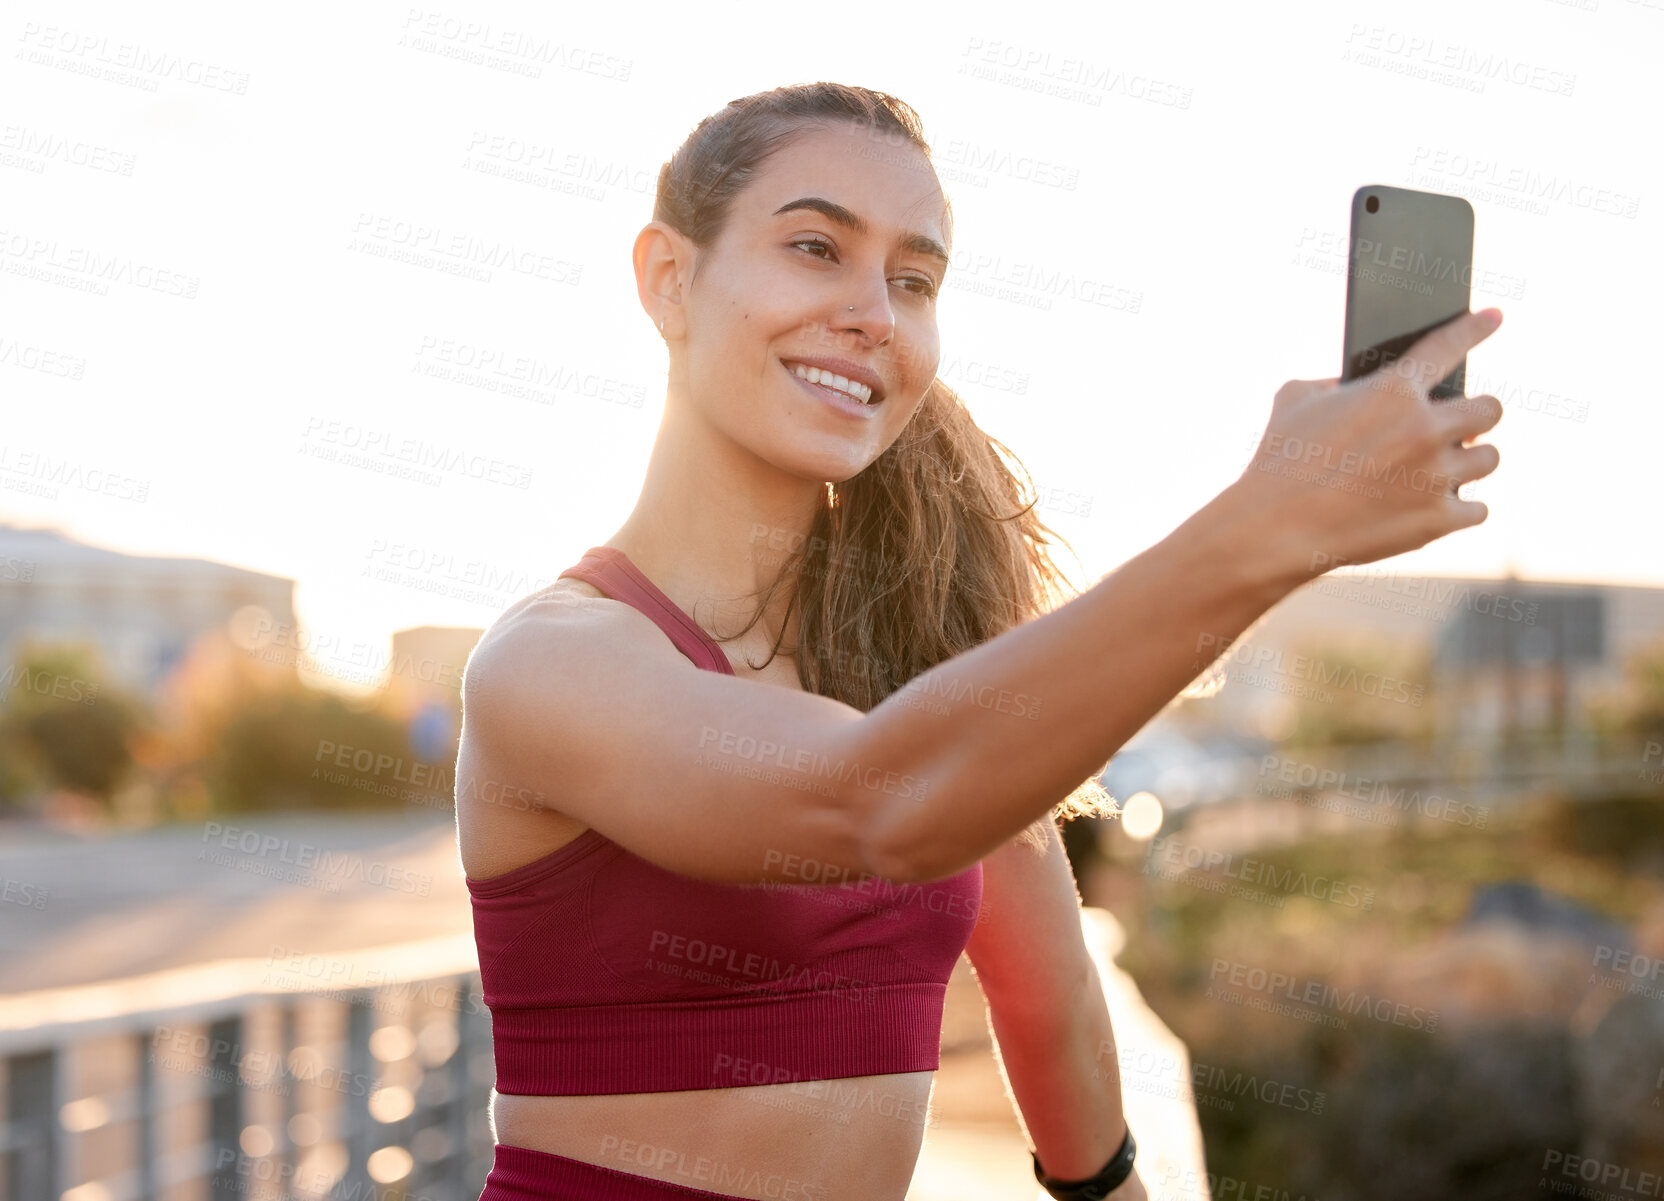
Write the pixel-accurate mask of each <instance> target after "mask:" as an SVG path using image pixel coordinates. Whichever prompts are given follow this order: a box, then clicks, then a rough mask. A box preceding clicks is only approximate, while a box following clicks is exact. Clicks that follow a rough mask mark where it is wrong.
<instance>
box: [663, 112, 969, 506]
mask: <svg viewBox="0 0 1664 1201" xmlns="http://www.w3.org/2000/svg"><path fill="white" fill-rule="evenodd" d="M806 200H807V201H809V202H811V205H810V206H804V205H803V204H801V203H800V202H803V201H806ZM813 205H824V206H826V207H822V208H816V207H813ZM831 206H836V207H831ZM945 210H946V205H945V201H944V199H943V196H942V191H941V187H940V186H939V185H938V183H937V181H936V175H935V172H934V171H933V170H932V169H931V167H930V164H929V161H928V160H927V159H926V158H925V156H924V154H923V152H921V151H919V150H918V149H916V148H915V147H913V146H912V145H910V144H906V143H902V144H899V145H898V144H896V142H895V141H891V140H886V139H885V138H884V137H883V136H882V135H877V134H872V133H869V132H868V131H867V130H866V129H865V128H863V127H861V126H857V125H854V124H850V123H838V124H835V125H815V126H811V127H810V128H809V129H808V130H807V131H806V132H804V133H803V134H802V135H801V136H800V137H799V138H797V139H796V140H794V141H793V142H792V143H791V144H790V145H789V146H787V147H786V148H785V149H783V150H780V151H777V152H776V153H774V154H773V155H771V156H770V157H769V158H768V159H767V160H766V161H765V162H764V164H763V166H762V168H761V169H760V170H759V171H758V173H757V174H756V175H755V176H754V177H753V179H752V180H751V182H750V183H749V184H748V185H747V186H746V187H745V188H744V189H743V190H742V191H741V192H740V193H739V194H738V196H737V197H736V198H735V200H734V204H733V207H732V209H731V210H730V213H729V219H728V222H727V224H726V226H725V228H724V229H723V232H722V234H721V235H720V236H719V237H718V239H717V240H716V242H715V243H713V244H712V245H711V246H710V247H707V248H706V250H705V251H704V252H699V251H697V250H692V249H691V248H690V247H688V246H687V244H686V243H685V241H680V240H679V241H678V242H677V245H678V246H680V247H682V248H683V249H684V250H691V253H692V255H693V256H694V257H693V262H696V263H697V267H698V270H697V275H696V276H694V277H693V278H692V283H691V286H689V285H688V284H687V281H685V280H684V281H682V285H681V288H680V305H679V306H675V305H672V306H668V310H666V309H661V311H668V312H669V316H668V317H667V318H666V324H665V333H666V336H667V338H668V340H669V344H670V352H671V363H670V371H671V387H672V389H673V390H674V389H677V388H678V387H679V388H680V390H681V391H682V392H683V394H684V395H685V397H686V399H687V400H688V401H689V402H690V403H691V404H692V405H693V406H695V408H696V409H697V410H698V412H699V413H700V415H701V416H702V417H703V418H704V419H705V420H706V421H707V422H708V423H709V424H710V425H711V426H713V427H715V428H716V429H717V430H719V431H720V432H721V433H722V434H723V435H724V436H726V437H727V438H729V439H731V440H732V441H733V442H735V443H737V444H739V445H741V446H743V447H745V448H747V449H748V450H750V451H751V452H752V453H754V454H755V455H757V456H758V457H759V458H760V459H762V460H764V461H765V462H767V463H770V464H772V465H774V466H775V467H777V468H779V469H780V470H782V471H785V472H788V473H790V474H792V475H795V476H798V477H800V478H802V479H804V480H808V481H813V482H815V483H817V484H819V483H822V482H825V481H827V480H830V481H833V482H834V483H841V482H843V481H844V480H847V479H849V478H850V477H851V476H853V475H855V474H857V473H858V472H860V471H861V470H862V469H863V468H865V467H866V466H867V465H868V464H870V463H871V462H872V461H873V460H874V459H876V458H878V456H879V455H880V454H882V453H883V452H884V450H885V449H886V448H888V447H889V446H890V444H891V443H892V442H894V441H895V440H896V438H897V437H898V436H899V435H900V434H901V431H902V429H903V428H904V427H905V426H906V424H907V422H908V420H909V418H911V417H912V416H913V413H914V412H915V411H916V410H917V408H918V406H919V403H920V401H921V400H922V399H923V397H924V394H925V392H926V390H927V389H928V388H929V387H930V384H931V382H932V381H933V380H934V379H935V377H936V368H937V365H938V363H939V361H940V359H941V342H940V339H939V337H938V334H937V328H936V304H937V299H936V294H937V293H938V292H939V291H940V289H941V286H942V281H943V276H944V273H945V272H946V270H947V266H948V264H947V261H946V259H945V257H944V256H945V254H946V253H947V251H948V250H950V249H951V247H950V244H949V241H948V238H949V232H948V230H946V229H945V228H944V224H943V218H944V216H945ZM840 217H841V218H843V219H840ZM852 306H853V307H852ZM815 359H843V360H848V361H849V362H851V363H854V364H856V366H857V372H851V371H850V370H847V369H844V370H837V369H834V370H835V373H836V374H838V375H842V376H845V377H847V378H857V377H858V374H859V372H860V371H862V370H864V371H865V372H867V373H870V375H869V382H871V381H876V384H877V388H876V392H875V394H874V395H873V397H872V399H873V401H874V403H872V404H868V405H861V404H858V403H856V402H854V401H852V400H850V399H848V398H847V397H843V396H842V395H833V394H829V393H828V392H827V391H826V390H824V389H823V388H821V387H818V386H816V385H814V384H811V383H809V382H807V381H806V380H803V379H800V378H799V377H798V375H797V365H798V364H799V363H803V362H805V361H806V360H807V361H811V362H812V361H813V360H815Z"/></svg>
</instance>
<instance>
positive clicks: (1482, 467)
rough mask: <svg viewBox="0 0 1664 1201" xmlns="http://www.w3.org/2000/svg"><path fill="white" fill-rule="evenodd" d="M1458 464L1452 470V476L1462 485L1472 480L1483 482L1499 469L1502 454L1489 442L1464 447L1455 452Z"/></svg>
mask: <svg viewBox="0 0 1664 1201" xmlns="http://www.w3.org/2000/svg"><path fill="white" fill-rule="evenodd" d="M1453 453H1454V454H1455V455H1456V463H1455V465H1454V466H1453V467H1452V468H1451V470H1450V475H1451V476H1452V477H1453V478H1455V479H1458V480H1461V481H1462V483H1464V484H1465V483H1467V482H1469V481H1470V480H1482V479H1484V478H1485V477H1486V476H1488V475H1490V474H1491V472H1493V471H1495V470H1496V469H1497V465H1498V464H1499V463H1501V462H1502V452H1501V451H1500V450H1498V449H1497V448H1496V447H1494V446H1492V445H1491V444H1490V443H1489V442H1481V443H1479V444H1478V445H1477V446H1464V447H1462V448H1461V449H1460V450H1458V451H1455V452H1453Z"/></svg>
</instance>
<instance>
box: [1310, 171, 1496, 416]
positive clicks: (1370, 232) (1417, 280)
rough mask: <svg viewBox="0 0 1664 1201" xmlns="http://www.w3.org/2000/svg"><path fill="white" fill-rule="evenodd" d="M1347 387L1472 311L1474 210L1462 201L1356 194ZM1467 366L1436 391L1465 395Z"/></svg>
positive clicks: (1385, 190) (1397, 192)
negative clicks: (1348, 383)
mask: <svg viewBox="0 0 1664 1201" xmlns="http://www.w3.org/2000/svg"><path fill="white" fill-rule="evenodd" d="M1347 258H1348V261H1347V272H1346V336H1345V354H1344V358H1343V361H1342V365H1341V375H1340V378H1341V379H1342V380H1350V379H1357V378H1358V377H1359V376H1362V375H1368V374H1369V373H1370V372H1371V371H1374V370H1376V369H1377V368H1379V367H1383V366H1385V365H1386V364H1388V363H1391V362H1392V361H1393V360H1394V359H1396V358H1398V357H1399V356H1400V355H1402V354H1403V353H1404V352H1405V351H1406V350H1408V349H1409V348H1410V347H1411V346H1412V345H1413V344H1414V343H1415V341H1416V339H1418V338H1420V337H1421V336H1422V335H1423V334H1425V333H1426V332H1427V331H1428V330H1431V329H1434V328H1436V327H1438V326H1440V325H1443V324H1444V323H1445V322H1447V321H1450V320H1452V319H1453V318H1456V317H1459V316H1461V315H1462V314H1463V313H1465V312H1467V311H1468V304H1469V300H1470V297H1471V294H1472V288H1471V285H1472V282H1473V206H1472V205H1470V204H1469V203H1468V202H1467V201H1466V200H1464V199H1462V198H1461V197H1460V196H1446V195H1444V194H1443V193H1440V192H1418V191H1415V190H1413V189H1410V188H1394V187H1389V186H1387V185H1385V184H1370V185H1367V186H1365V187H1362V188H1359V189H1358V190H1357V191H1356V192H1354V193H1353V194H1352V227H1351V235H1350V237H1349V238H1348V242H1347ZM1466 380H1467V360H1466V359H1465V358H1464V359H1463V360H1462V362H1460V363H1458V364H1457V365H1456V369H1455V370H1454V371H1452V372H1451V373H1450V374H1449V375H1447V376H1446V377H1445V378H1444V379H1442V380H1440V381H1439V382H1438V383H1437V384H1436V385H1434V387H1433V388H1432V390H1431V392H1430V395H1431V396H1432V397H1433V398H1434V399H1444V398H1446V397H1451V396H1460V395H1462V391H1463V388H1464V387H1465V386H1466Z"/></svg>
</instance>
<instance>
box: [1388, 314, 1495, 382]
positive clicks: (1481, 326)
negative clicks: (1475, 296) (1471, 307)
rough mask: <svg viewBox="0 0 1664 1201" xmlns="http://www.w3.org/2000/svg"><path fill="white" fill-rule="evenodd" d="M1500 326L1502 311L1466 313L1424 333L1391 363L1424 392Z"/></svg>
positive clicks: (1399, 373)
mask: <svg viewBox="0 0 1664 1201" xmlns="http://www.w3.org/2000/svg"><path fill="white" fill-rule="evenodd" d="M1501 324H1502V310H1501V309H1497V308H1489V309H1481V310H1480V311H1479V312H1477V313H1473V312H1468V313H1463V314H1462V315H1461V316H1459V317H1457V318H1456V319H1455V320H1453V321H1447V322H1445V323H1444V324H1443V325H1441V326H1439V327H1438V328H1437V329H1435V330H1430V331H1429V332H1427V333H1426V334H1423V335H1422V336H1421V337H1420V338H1418V339H1417V340H1416V342H1415V344H1414V345H1413V346H1411V347H1410V349H1409V350H1407V351H1405V352H1404V354H1403V356H1402V357H1400V358H1398V359H1396V360H1395V361H1394V362H1393V363H1392V364H1390V369H1391V370H1392V371H1394V372H1396V373H1397V374H1398V375H1400V376H1402V377H1404V378H1405V379H1411V380H1414V381H1415V384H1416V387H1417V388H1419V389H1420V390H1422V391H1424V392H1425V391H1427V390H1429V389H1431V388H1432V387H1433V385H1434V384H1436V383H1438V382H1439V381H1440V380H1442V379H1443V378H1444V377H1445V376H1447V375H1449V374H1450V373H1451V372H1452V371H1453V370H1455V368H1456V365H1457V364H1458V363H1460V362H1461V361H1462V360H1463V359H1464V358H1465V357H1466V356H1467V353H1468V351H1470V350H1472V349H1473V348H1474V347H1475V346H1478V345H1479V344H1480V343H1481V342H1483V341H1484V340H1485V339H1486V338H1488V337H1490V336H1491V335H1492V334H1494V333H1495V332H1496V330H1497V327H1498V326H1500V325H1501Z"/></svg>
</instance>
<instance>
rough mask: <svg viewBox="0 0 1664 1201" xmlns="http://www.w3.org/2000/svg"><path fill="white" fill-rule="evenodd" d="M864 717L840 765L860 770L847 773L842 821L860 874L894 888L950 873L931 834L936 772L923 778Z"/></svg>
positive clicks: (853, 729) (885, 734) (852, 732)
mask: <svg viewBox="0 0 1664 1201" xmlns="http://www.w3.org/2000/svg"><path fill="white" fill-rule="evenodd" d="M876 719H877V715H876V714H875V713H872V714H868V715H866V716H865V717H863V718H862V719H861V720H860V721H859V722H856V723H854V724H853V726H852V727H851V729H850V730H849V731H848V734H849V738H850V740H849V741H848V742H846V743H845V744H844V747H843V748H842V749H843V752H844V754H843V757H842V761H843V762H846V763H851V762H852V763H855V764H858V765H859V768H858V771H857V772H853V773H850V775H849V777H848V778H849V779H850V782H851V783H853V784H854V785H855V788H854V789H852V790H851V793H850V798H851V799H850V801H849V803H848V805H847V806H846V809H845V819H846V821H847V822H848V828H849V829H850V830H851V832H852V836H851V841H852V842H853V844H854V846H855V847H856V849H857V855H858V857H859V859H860V863H861V870H863V871H865V872H868V873H870V874H872V875H874V876H877V877H879V878H880V879H884V880H890V881H893V882H895V883H897V884H920V883H925V882H927V881H930V880H935V879H939V878H941V877H942V876H943V875H944V874H946V875H951V874H952V872H951V871H948V872H943V871H941V870H939V869H940V868H941V867H942V866H943V865H942V863H941V862H940V859H941V856H940V854H939V853H938V848H939V840H938V839H934V838H932V837H931V836H930V835H931V831H930V829H929V822H930V816H931V810H932V808H933V807H932V806H930V805H928V804H927V798H929V797H930V796H932V795H934V794H935V793H936V792H937V791H938V790H939V784H940V781H939V780H938V779H937V778H936V776H935V774H934V773H930V772H924V773H922V774H921V771H920V769H919V767H918V766H917V764H916V762H909V760H908V757H906V756H903V755H901V754H899V753H897V747H898V745H900V744H899V743H898V742H897V741H896V740H895V738H894V735H892V734H891V733H890V732H889V727H887V726H881V725H875V724H874V723H875V721H876Z"/></svg>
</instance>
